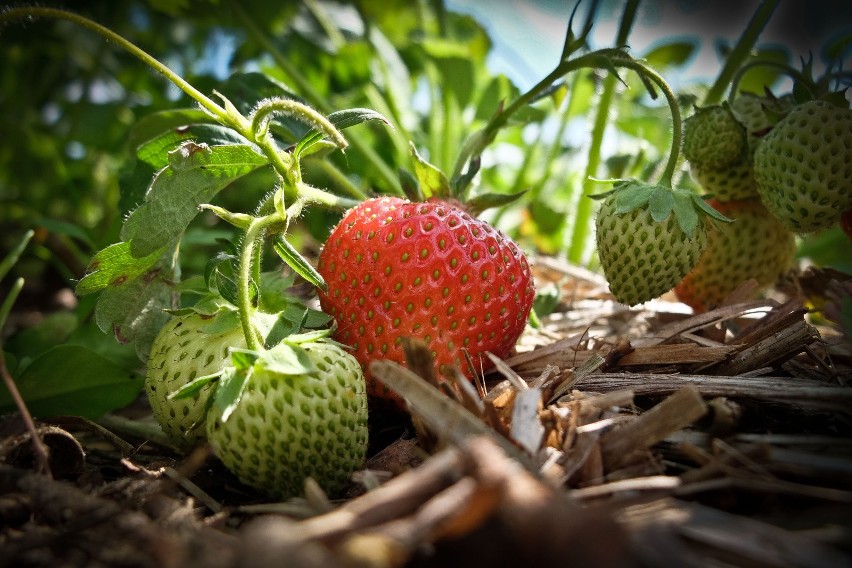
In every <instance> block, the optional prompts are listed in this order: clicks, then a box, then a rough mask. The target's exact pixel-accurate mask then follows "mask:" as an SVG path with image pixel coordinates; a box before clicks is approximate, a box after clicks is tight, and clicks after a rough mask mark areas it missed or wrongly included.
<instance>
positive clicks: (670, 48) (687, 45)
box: [642, 39, 698, 70]
mask: <svg viewBox="0 0 852 568" xmlns="http://www.w3.org/2000/svg"><path fill="white" fill-rule="evenodd" d="M664 41H665V43H662V44H660V45H657V46H655V47H653V48H652V49H651V50H650V51H648V52H647V53H646V54H645V55H644V56H643V57H642V59H644V60H645V62H646V63H648V65H649V66H650V67H651V68H652V69H657V70H662V69H663V68H665V67H680V66H681V65H685V64H686V62H687V61H689V59H690V58H691V57H692V56H693V54H694V53H695V51H696V50H697V49H698V42H697V41H696V40H683V39H677V40H674V41H672V40H664Z"/></svg>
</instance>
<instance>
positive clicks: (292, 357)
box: [260, 342, 317, 375]
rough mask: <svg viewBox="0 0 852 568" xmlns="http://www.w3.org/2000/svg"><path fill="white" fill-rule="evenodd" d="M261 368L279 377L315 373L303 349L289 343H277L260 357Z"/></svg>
mask: <svg viewBox="0 0 852 568" xmlns="http://www.w3.org/2000/svg"><path fill="white" fill-rule="evenodd" d="M260 361H261V362H262V363H263V366H264V367H265V368H266V369H268V370H269V371H272V372H274V373H279V374H281V375H306V374H311V373H315V372H317V368H316V365H314V363H313V361H311V358H310V357H308V352H307V351H305V349H304V348H303V347H299V346H298V345H292V344H289V343H286V342H284V343H279V344H278V345H276V346H275V347H273V348H272V349H270V350H268V351H264V352H263V354H262V355H261V356H260Z"/></svg>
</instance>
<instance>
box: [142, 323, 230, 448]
mask: <svg viewBox="0 0 852 568" xmlns="http://www.w3.org/2000/svg"><path fill="white" fill-rule="evenodd" d="M245 346H246V341H245V337H244V336H243V331H242V327H240V323H239V320H238V319H236V318H228V317H226V316H225V314H219V315H217V316H215V317H214V316H205V315H201V314H198V313H195V312H193V313H190V314H185V315H180V316H174V317H172V319H171V320H169V322H168V323H166V325H165V326H164V327H163V328H162V329H161V330H160V332H159V333H158V334H157V337H156V339H155V340H154V343H153V346H152V347H151V353H150V356H149V358H148V365H147V372H146V375H145V392H146V393H147V394H148V401H149V402H150V404H151V409H152V410H153V413H154V418H155V419H156V420H157V422H158V423H159V424H160V427H162V429H163V431H164V432H165V433H166V435H167V436H168V437H169V438H170V439H171V440H172V442H173V443H174V444H175V445H176V446H178V447H179V448H181V449H189V448H191V447H192V446H194V445H196V444H197V443H198V442H199V441H200V440H202V439H203V438H204V427H203V425H204V417H205V413H206V412H207V399H208V398H209V396H210V392H211V391H210V389H209V388H204V389H201V390H200V391H198V392H197V393H195V395H194V396H193V397H192V398H176V399H169V398H168V397H169V395H170V394H172V393H174V392H175V391H177V390H178V389H180V388H181V387H183V386H184V385H186V384H187V383H189V382H190V381H192V380H193V379H195V378H197V377H203V376H206V375H211V374H213V373H216V372H218V371H220V370H221V369H222V367H224V366H225V365H227V364H228V362H229V354H228V348H229V347H245Z"/></svg>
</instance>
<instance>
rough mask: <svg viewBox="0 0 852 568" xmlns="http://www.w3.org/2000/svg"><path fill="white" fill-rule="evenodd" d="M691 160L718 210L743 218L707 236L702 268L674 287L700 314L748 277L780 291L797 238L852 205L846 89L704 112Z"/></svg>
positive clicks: (691, 137)
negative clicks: (777, 285)
mask: <svg viewBox="0 0 852 568" xmlns="http://www.w3.org/2000/svg"><path fill="white" fill-rule="evenodd" d="M809 92H810V93H811V94H813V93H815V92H817V88H816V84H814V85H811V88H810V89H809ZM731 118H733V120H731ZM702 140H703V141H704V144H702V143H701V142H702ZM741 142H744V145H742V144H741ZM684 154H685V156H686V157H687V159H688V160H689V162H690V169H691V172H692V175H693V177H694V178H695V180H696V181H697V182H698V183H699V184H700V185H701V187H702V189H703V190H704V191H705V192H706V193H707V194H711V195H712V196H713V198H714V201H713V204H714V207H715V208H717V209H718V210H719V211H721V212H722V213H724V214H725V215H728V216H731V217H734V218H735V221H734V223H732V224H731V226H726V227H718V228H717V230H714V231H711V232H710V233H709V234H708V248H707V251H706V252H705V253H704V255H703V256H702V258H701V262H700V263H699V265H698V266H696V267H695V268H694V269H693V270H692V272H690V274H689V275H687V277H686V278H684V280H683V281H682V282H681V283H680V284H679V285H678V286H677V287H676V288H675V292H676V294H677V296H678V298H680V299H681V300H682V301H684V302H685V303H687V304H689V305H691V306H692V307H693V308H694V309H696V310H698V311H700V310H704V309H708V308H710V307H712V306H714V305H716V304H718V303H719V302H721V301H722V300H723V299H724V297H725V296H727V294H728V293H730V292H732V291H733V290H734V289H736V288H737V287H738V286H739V285H740V284H741V283H742V282H744V281H746V280H748V279H754V280H756V281H757V282H758V284H759V287H760V289H765V288H767V287H769V286H771V285H772V284H773V283H775V281H776V280H777V278H778V276H779V275H781V274H783V272H785V271H786V270H787V269H788V268H789V267H790V266H791V264H792V259H793V255H794V252H795V251H794V249H795V241H794V235H795V234H804V233H811V232H815V231H820V230H823V229H827V228H829V227H832V226H834V225H836V224H838V223H839V222H840V220H841V215H842V214H843V213H844V212H846V211H848V210H850V209H852V110H850V109H849V105H848V102H847V101H846V100H845V99H844V98H843V97H842V96H839V94H837V93H834V94H832V93H827V92H824V93H823V94H822V96H821V97H819V98H818V99H809V100H804V101H801V100H800V102H798V103H797V102H796V98H795V97H794V95H793V94H788V95H785V96H783V97H780V98H776V97H775V96H773V95H772V94H771V93H767V94H766V95H764V96H759V95H755V94H751V93H741V94H739V95H738V96H736V98H734V99H733V100H731V101H729V102H728V103H724V104H722V105H717V106H713V107H707V108H702V109H697V110H696V112H695V114H694V115H693V116H692V117H690V118H689V119H687V121H686V122H685V134H684ZM735 155H736V158H734V159H731V160H730V161H728V162H727V163H726V164H725V165H720V164H721V163H722V162H723V161H724V159H722V158H730V157H732V156H735Z"/></svg>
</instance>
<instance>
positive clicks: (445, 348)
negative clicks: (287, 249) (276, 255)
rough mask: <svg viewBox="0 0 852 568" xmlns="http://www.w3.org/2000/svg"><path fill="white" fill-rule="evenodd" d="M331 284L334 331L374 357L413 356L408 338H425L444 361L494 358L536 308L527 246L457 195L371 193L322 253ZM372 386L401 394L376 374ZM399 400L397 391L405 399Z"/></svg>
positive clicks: (485, 362)
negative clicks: (418, 198)
mask: <svg viewBox="0 0 852 568" xmlns="http://www.w3.org/2000/svg"><path fill="white" fill-rule="evenodd" d="M318 271H319V273H320V274H321V275H322V276H323V278H324V279H325V281H326V283H327V284H328V290H327V291H326V292H321V293H320V303H321V305H322V308H323V310H325V311H326V312H327V313H329V314H331V315H332V316H334V318H335V319H336V320H337V325H338V328H337V331H336V333H335V339H336V340H338V341H340V342H342V343H345V344H347V345H350V346H352V347H353V349H354V354H355V357H356V358H357V359H358V361H359V362H360V363H361V365H362V366H363V367H364V368H365V369H367V368H368V365H369V363H370V362H371V361H373V360H376V359H389V360H392V361H397V362H400V363H404V361H405V356H404V353H403V348H402V339H403V338H405V337H410V338H417V339H421V340H423V341H425V342H426V343H427V344H428V345H429V347H430V349H431V351H432V355H433V357H434V359H435V363H436V367H437V370H438V371H440V370H441V369H442V368H443V367H445V366H447V365H457V366H458V367H459V368H460V369H462V371H467V365H466V363H465V361H466V359H465V355H464V351H465V350H466V351H467V353H468V354H469V355H470V357H471V359H472V361H473V363H474V366H475V368H476V369H477V370H479V369H486V368H488V367H490V361H489V359H488V358H487V357H486V356H485V352H486V351H489V352H491V353H493V354H494V355H496V356H498V357H505V356H506V355H508V354H509V352H510V351H511V350H512V348H513V347H514V345H515V342H516V341H517V339H518V337H519V336H520V334H521V332H522V331H523V329H524V325H525V324H526V321H527V317H528V316H529V313H530V308H531V306H532V302H533V297H534V296H535V290H534V287H533V282H532V276H531V274H530V269H529V265H528V264H527V260H526V257H525V256H524V254H523V252H521V250H520V249H519V248H518V247H517V246H516V245H515V243H514V242H512V241H511V240H510V239H509V238H508V237H506V236H505V235H503V234H502V233H500V232H499V231H497V230H496V229H494V228H493V227H491V226H490V225H489V224H488V223H486V222H485V221H482V220H480V219H477V218H474V217H472V216H471V215H469V214H468V213H467V212H465V211H464V210H463V209H461V208H460V206H459V205H457V204H456V203H454V202H449V201H444V200H440V199H430V200H428V201H426V202H422V203H413V202H410V201H407V200H405V199H400V198H395V197H382V198H377V199H370V200H367V201H365V202H364V203H362V204H360V205H358V206H357V207H354V208H353V209H351V210H349V211H348V212H347V213H346V215H345V216H344V217H343V220H342V221H341V222H340V223H339V224H338V225H337V227H335V229H334V230H333V231H332V233H331V235H330V236H329V238H328V240H327V242H326V244H325V246H324V248H323V250H322V253H321V254H320V258H319V262H318ZM367 388H368V393H370V394H372V395H374V396H379V397H382V398H390V399H392V400H396V399H395V395H392V394H391V393H389V392H388V391H387V390H386V389H385V387H384V386H383V385H381V384H380V383H378V382H377V381H375V380H374V379H372V378H371V377H370V376H369V374H368V376H367ZM397 402H398V400H397Z"/></svg>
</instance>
